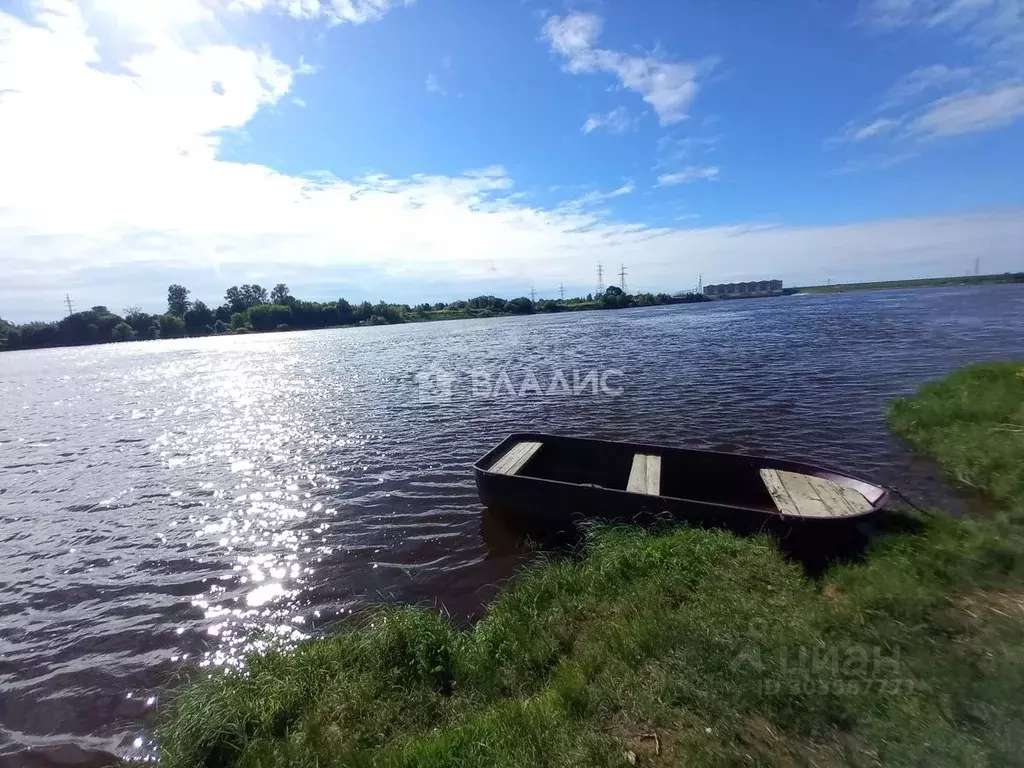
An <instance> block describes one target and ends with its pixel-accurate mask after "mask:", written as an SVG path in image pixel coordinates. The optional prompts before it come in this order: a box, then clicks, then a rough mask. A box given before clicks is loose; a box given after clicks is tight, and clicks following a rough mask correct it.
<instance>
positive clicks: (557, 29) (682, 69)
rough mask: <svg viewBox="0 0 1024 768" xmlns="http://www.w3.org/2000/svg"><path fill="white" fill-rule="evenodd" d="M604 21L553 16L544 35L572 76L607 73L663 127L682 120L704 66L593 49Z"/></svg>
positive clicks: (591, 16) (577, 15) (576, 15)
mask: <svg viewBox="0 0 1024 768" xmlns="http://www.w3.org/2000/svg"><path fill="white" fill-rule="evenodd" d="M602 25H603V20H602V19H601V17H600V16H597V15H595V14H591V13H579V12H575V13H570V14H569V15H567V16H564V17H562V16H552V17H551V18H549V19H548V20H547V22H546V23H545V24H544V29H543V34H544V36H545V38H547V40H548V42H549V44H550V45H551V50H552V51H554V52H555V53H558V54H560V55H562V56H563V57H565V60H566V64H565V68H566V71H568V72H571V73H572V74H592V73H595V72H608V73H611V74H614V75H616V76H617V77H618V78H619V80H620V82H621V83H622V85H623V86H624V87H626V88H629V89H630V90H633V91H636V92H637V93H639V94H640V95H641V96H642V97H643V100H644V101H646V102H647V103H648V104H650V105H651V107H653V108H654V111H655V112H656V113H657V115H658V119H659V121H660V122H661V124H662V125H671V124H673V123H678V122H680V121H682V120H685V119H686V117H687V114H686V110H687V107H689V105H690V102H691V101H692V100H693V98H694V96H695V95H696V94H697V89H698V85H697V76H698V74H700V72H701V70H702V69H704V68H706V67H707V66H709V65H708V64H707V63H705V64H702V65H698V64H693V63H676V62H668V61H663V60H661V59H658V58H655V57H654V56H645V57H636V56H629V55H627V54H625V53H620V52H618V51H610V50H605V49H601V48H595V47H594V43H595V42H597V38H598V36H599V35H600V33H601V27H602Z"/></svg>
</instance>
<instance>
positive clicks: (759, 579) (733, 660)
mask: <svg viewBox="0 0 1024 768" xmlns="http://www.w3.org/2000/svg"><path fill="white" fill-rule="evenodd" d="M1022 371H1024V368H1022V366H1021V365H1020V364H1016V365H1009V364H1007V365H989V366H979V367H976V368H972V369H968V370H967V371H964V372H959V373H957V374H954V375H953V376H951V377H949V378H948V379H946V380H944V381H942V382H940V383H938V384H934V385H931V386H929V387H926V388H924V389H923V390H922V391H921V393H920V394H919V395H918V396H917V397H915V398H913V399H911V400H905V401H898V402H896V403H895V404H893V407H892V410H891V414H890V418H891V423H892V425H893V427H894V429H895V430H896V431H897V432H898V433H899V434H901V435H902V436H904V437H905V438H906V439H907V440H908V441H910V442H911V444H913V445H915V446H917V447H919V448H921V449H924V450H927V451H929V452H931V453H932V454H933V455H934V456H935V457H936V460H937V461H939V463H940V464H941V466H942V467H943V469H944V470H945V471H946V472H947V473H949V475H950V476H951V477H952V478H954V479H955V480H956V481H957V482H960V483H961V484H965V485H968V486H973V487H974V488H975V489H976V490H977V491H978V492H979V493H982V494H984V495H985V496H986V497H987V498H988V499H989V502H990V504H991V506H992V509H993V514H992V515H991V516H990V517H989V518H987V519H971V520H953V519H949V518H946V517H943V516H936V515H924V516H921V517H920V518H916V519H912V520H911V519H908V520H907V521H906V525H904V526H903V528H904V529H905V530H904V531H903V532H899V533H898V532H895V531H894V532H892V533H890V534H888V535H886V536H884V537H881V538H880V539H879V540H877V541H876V542H875V544H874V545H873V546H872V547H871V549H870V551H869V552H868V554H867V557H866V558H865V559H864V561H863V562H859V563H848V564H841V565H836V566H833V567H832V568H831V569H830V570H828V571H827V572H826V573H825V574H824V575H823V576H822V577H821V578H820V579H811V578H809V577H808V576H806V575H805V573H804V571H803V569H802V568H801V567H800V566H799V565H798V564H796V563H793V562H790V561H787V560H786V559H785V558H784V557H783V556H782V555H781V554H780V552H779V550H778V548H777V547H776V545H775V544H774V543H773V542H772V541H771V540H769V539H767V538H753V539H741V538H737V537H735V536H732V535H730V534H727V533H724V532H717V531H702V530H696V529H691V528H686V527H681V528H678V529H676V530H673V531H671V532H668V533H666V534H663V535H660V536H655V535H651V534H648V533H643V532H639V531H636V530H621V529H620V530H604V531H597V532H594V533H593V534H592V535H591V537H590V538H589V540H588V544H587V552H586V556H585V557H581V558H570V559H559V560H554V559H552V560H548V561H545V562H543V563H541V564H539V565H535V566H533V567H531V568H529V569H527V570H526V571H525V572H524V573H523V574H522V575H521V576H520V577H519V578H518V579H517V580H516V581H515V583H514V584H513V585H512V586H511V587H510V588H509V589H507V590H506V591H505V593H504V594H503V595H502V596H501V597H500V598H499V599H498V600H497V601H496V602H495V603H494V604H493V605H492V606H491V607H490V609H489V610H488V613H487V616H486V618H485V619H484V620H483V621H481V622H480V623H479V624H478V625H477V626H476V627H475V628H474V629H473V630H472V631H470V632H462V631H458V630H456V629H454V628H453V627H452V626H451V625H450V624H449V623H448V622H447V621H446V620H445V619H443V618H442V617H440V616H438V615H437V614H436V612H430V611H426V610H387V611H383V612H379V613H373V614H371V615H367V616H366V617H364V619H363V621H362V625H361V626H360V627H359V628H356V629H352V628H349V629H348V630H347V631H345V632H343V633H341V634H338V635H335V636H332V637H329V638H325V639H322V640H318V641H314V642H311V643H308V644H306V645H304V646H302V647H301V648H300V649H299V650H298V651H296V652H294V653H289V654H276V653H271V654H268V655H265V656H262V657H258V658H254V659H252V660H251V661H250V665H249V671H248V674H245V675H241V674H226V675H220V674H217V675H214V676H212V677H208V678H205V679H203V680H200V681H198V682H197V683H195V684H193V685H191V686H189V687H186V688H184V689H183V690H181V691H180V692H179V693H177V694H176V695H175V697H174V701H173V703H172V704H171V705H170V706H169V708H168V709H167V710H166V711H164V712H163V713H162V718H163V722H162V725H161V727H160V728H159V730H158V737H159V739H160V742H161V744H162V763H163V764H164V765H165V766H199V765H224V766H227V765H256V764H260V765H282V766H283V765H313V764H318V765H324V764H366V765H439V766H440V765H452V764H460V765H488V766H491V765H497V766H513V765H523V766H526V765H530V766H533V765H538V764H549V765H608V764H612V765H614V764H621V765H628V764H630V763H632V762H636V763H637V764H650V765H658V764H693V763H697V764H704V763H712V762H713V763H732V762H741V761H742V762H749V761H750V759H751V758H753V759H754V760H755V761H757V762H762V763H814V764H818V765H830V764H834V765H847V764H853V765H878V764H886V765H890V764H892V765H910V764H929V765H942V764H963V765H979V764H1004V763H1006V764H1009V763H1012V762H1014V761H1015V760H1016V759H1017V757H1018V755H1019V754H1020V750H1021V748H1022V747H1024V743H1022V735H1021V728H1020V727H1019V726H1020V722H1021V719H1022V717H1024V707H1022V703H1021V702H1020V700H1019V691H1020V690H1021V689H1022V686H1024V665H1022V663H1021V662H1024V616H1022V613H1021V610H1022V606H1024V534H1022V529H1021V527H1020V526H1021V522H1020V521H1021V520H1022V517H1024V515H1022V513H1024V481H1022V475H1021V472H1022V470H1021V467H1024V440H1022V437H1024V435H1022V434H1021V433H1020V431H1018V430H1019V429H1020V425H1021V424H1022V423H1024V414H1022V413H1021V407H1022V406H1021V403H1024V373H1022ZM912 529H913V532H911V530H912Z"/></svg>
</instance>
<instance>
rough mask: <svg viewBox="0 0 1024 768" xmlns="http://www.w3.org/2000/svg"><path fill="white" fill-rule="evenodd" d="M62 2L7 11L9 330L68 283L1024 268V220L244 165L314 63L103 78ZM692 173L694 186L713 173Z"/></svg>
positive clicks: (462, 284)
mask: <svg viewBox="0 0 1024 768" xmlns="http://www.w3.org/2000/svg"><path fill="white" fill-rule="evenodd" d="M48 7H49V8H50V9H51V12H50V13H48V14H45V15H36V16H34V17H33V18H31V19H30V20H28V21H25V20H23V19H21V18H18V17H15V16H13V15H11V14H7V13H4V12H2V11H0V39H2V40H3V41H4V43H5V48H4V56H3V57H0V91H8V92H9V93H5V94H4V97H3V98H2V99H0V125H2V126H3V131H4V137H5V141H3V142H0V168H2V169H3V172H2V173H0V211H3V215H2V216H0V254H3V256H2V264H3V267H4V277H5V279H4V281H3V282H0V305H2V307H3V313H4V316H5V317H8V318H9V319H15V320H30V319H35V318H46V317H53V316H56V315H58V314H59V313H60V301H61V300H62V299H63V294H64V291H65V290H68V289H69V287H74V290H75V291H76V295H75V298H76V300H78V301H79V302H81V303H82V305H83V306H89V305H90V304H93V303H95V304H99V303H109V304H110V305H111V306H113V307H117V306H124V305H126V304H130V303H136V302H137V301H138V300H139V297H140V296H152V299H151V300H149V301H147V302H145V303H146V308H147V309H150V310H156V309H158V308H159V306H160V304H162V303H163V297H162V296H160V295H159V294H160V292H161V290H162V288H163V286H166V285H167V284H168V283H169V282H183V283H185V284H187V285H188V286H189V287H190V288H191V289H193V291H194V292H195V295H197V296H199V297H201V298H203V300H206V301H216V300H218V298H219V297H220V296H221V295H223V290H224V288H225V286H227V285H231V284H232V283H233V282H237V283H243V282H252V281H254V280H259V281H263V280H266V281H268V282H275V281H277V280H283V281H285V282H288V283H289V284H293V287H295V286H294V284H295V283H302V282H305V283H308V284H311V285H315V286H321V288H320V290H322V291H323V293H321V294H319V295H315V294H313V293H311V294H310V295H311V296H313V297H319V298H334V297H337V295H338V293H339V292H338V290H337V289H338V285H339V283H341V282H342V281H349V285H348V287H346V288H345V289H344V290H345V292H346V293H348V291H349V288H351V285H352V281H353V277H352V276H353V275H358V276H359V278H358V280H359V284H360V285H362V286H363V293H364V294H365V293H368V292H369V291H370V290H372V294H371V295H370V296H368V298H377V297H379V296H381V295H384V296H389V297H390V296H392V295H395V293H392V292H389V291H390V289H389V286H392V287H393V286H394V285H395V284H397V283H402V284H403V285H410V284H414V283H416V284H419V283H424V282H425V281H426V280H428V279H430V278H431V276H434V275H437V274H442V275H444V276H445V278H444V279H445V286H446V287H445V288H444V291H446V292H448V294H447V295H450V293H455V294H456V295H457V293H458V292H461V291H466V292H467V293H468V292H469V291H473V290H479V289H480V288H481V287H482V286H486V285H488V284H489V283H488V282H487V281H489V280H493V279H494V275H493V273H492V272H491V266H492V264H495V265H498V269H499V270H500V276H503V277H506V278H507V279H508V280H510V281H511V280H517V279H521V278H520V277H519V276H521V275H530V276H532V277H534V278H536V280H537V281H538V286H539V285H540V284H541V282H542V281H543V282H546V283H548V284H552V285H557V283H558V281H560V280H565V281H566V282H567V283H569V282H570V281H571V280H572V279H573V276H578V275H581V274H588V275H589V274H591V271H592V268H593V264H594V262H595V261H597V260H603V261H605V263H620V262H623V263H628V264H629V265H630V276H631V278H633V279H635V280H636V282H637V283H638V284H643V285H649V286H652V287H657V288H661V289H665V290H673V289H675V288H678V287H680V282H681V278H680V275H679V254H680V253H685V254H687V264H688V267H689V269H690V270H691V272H692V273H694V274H695V273H697V272H700V271H703V272H704V273H705V274H709V273H711V272H714V273H716V274H720V275H732V274H735V275H739V274H750V273H756V271H757V269H758V268H759V265H763V264H764V263H771V264H772V266H773V270H774V271H775V273H776V274H778V275H779V276H781V277H783V278H784V279H787V280H793V281H805V282H815V281H823V280H824V279H825V278H826V277H827V276H828V274H829V273H830V272H831V273H832V274H836V272H837V271H838V269H841V268H842V267H843V266H844V265H850V264H856V265H857V269H858V270H860V272H859V273H858V274H857V275H856V276H858V277H860V276H866V275H868V274H871V273H876V274H892V270H893V258H894V257H893V252H894V244H896V247H897V248H898V252H899V257H900V258H901V259H904V260H905V261H906V262H910V261H914V262H920V263H925V262H926V263H927V264H928V265H929V269H931V270H933V271H934V272H936V273H948V272H950V271H952V270H955V269H957V268H958V265H962V264H965V263H969V262H971V261H973V258H974V254H975V253H977V251H978V247H979V243H983V244H984V251H985V254H986V256H985V258H986V264H988V265H989V268H990V269H992V270H993V271H1002V270H1004V269H1005V270H1009V269H1013V268H1016V266H1017V265H1018V263H1019V256H1020V243H1021V242H1024V215H1022V213H1024V212H1022V211H1020V210H1012V211H1005V212H996V213H977V214H972V215H966V216H935V217H928V218H921V219H902V220H894V221H876V222H861V223H856V224H850V225H845V226H823V227H788V226H783V225H765V226H750V225H747V224H742V223H741V224H737V225H735V226H718V227H693V226H685V225H678V226H671V227H670V226H665V227H655V226H649V225H647V224H645V223H643V222H640V221H636V220H629V219H624V218H623V217H619V216H616V215H614V214H613V213H611V212H609V211H608V210H606V209H607V208H610V207H612V206H611V205H609V204H608V203H609V201H610V200H613V199H614V200H619V201H625V200H628V199H629V197H628V196H629V195H630V194H636V192H635V190H634V185H633V184H632V183H631V182H628V183H624V184H621V185H620V186H619V187H617V188H615V189H611V190H608V191H601V190H597V191H594V190H592V191H589V192H587V193H586V194H584V195H582V196H581V197H580V198H577V201H576V204H575V205H573V206H554V207H551V206H541V205H537V204H530V203H528V202H526V200H528V199H529V198H522V197H518V196H517V195H516V193H515V191H514V190H515V184H514V180H513V178H512V177H511V175H510V174H509V173H508V172H507V171H506V170H505V169H504V168H503V167H501V166H491V167H486V168H482V169H477V170H470V171H464V172H461V173H451V174H413V175H408V176H389V175H383V174H370V175H364V176H358V175H357V176H350V177H348V178H340V177H337V176H335V175H332V174H330V173H318V174H311V175H307V176H298V175H294V174H289V173H283V172H280V171H277V170H274V169H273V168H269V167H267V166H264V165H260V164H259V163H257V162H245V163H242V162H230V161H228V160H225V159H224V158H223V156H222V154H221V152H220V142H221V139H220V138H218V137H220V136H223V135H224V134H225V132H228V133H230V132H231V131H233V130H239V129H244V128H245V127H246V126H247V125H248V124H249V122H250V121H251V120H252V119H253V118H254V117H255V116H256V115H257V114H259V113H261V111H262V112H264V114H265V113H266V111H268V110H270V109H271V108H272V107H273V106H274V105H275V104H279V103H280V102H281V101H282V100H284V99H287V98H289V97H291V96H292V86H293V83H294V81H295V77H296V76H297V73H298V70H299V67H296V66H295V65H294V64H288V63H286V62H284V61H281V60H279V59H277V58H275V57H274V56H273V55H272V54H271V53H270V51H269V50H267V49H265V48H258V49H248V48H245V47H243V46H239V45H235V44H232V43H230V42H229V41H226V40H223V39H221V40H220V41H219V42H218V43H217V44H215V45H204V46H201V47H199V48H189V47H187V46H186V45H185V44H184V43H183V42H182V39H181V38H180V37H179V36H175V35H164V36H163V37H161V38H160V39H159V40H155V38H153V39H154V40H155V42H153V43H152V44H150V45H147V46H125V49H126V50H129V51H131V53H129V54H127V55H126V56H125V57H124V58H123V60H121V61H119V62H118V63H119V64H120V66H119V67H116V68H114V67H111V68H105V69H101V68H98V67H96V66H94V65H95V62H96V61H98V60H99V51H100V47H101V46H100V42H99V41H98V40H96V39H95V38H94V32H93V31H90V27H89V25H87V24H86V23H85V20H84V19H83V18H82V15H81V9H80V8H79V7H78V6H76V5H73V4H70V3H67V4H63V5H60V6H58V4H57V3H56V0H48ZM55 8H57V9H58V10H56V11H55V10H52V9H55ZM172 11H173V12H174V13H179V12H182V11H181V9H180V7H178V6H175V7H174V8H173V9H170V10H168V13H170V12H172ZM123 31H124V30H123V28H122V29H119V34H122V33H123ZM215 82H216V83H220V84H221V88H220V91H221V93H216V92H214V91H213V90H212V88H211V84H212V83H215ZM676 167H678V166H676ZM693 168H694V169H696V170H692V171H691V170H690V169H688V168H686V167H684V168H683V169H682V170H680V171H678V172H677V173H678V174H684V175H688V176H689V177H691V178H713V177H714V175H713V174H712V173H711V172H710V171H709V170H707V169H703V168H702V167H701V166H700V165H697V164H696V163H694V165H693ZM55 173H59V178H60V183H59V184H55V183H54V181H53V180H54V174H55ZM665 175H666V176H669V174H665ZM807 253H814V254H816V258H815V260H814V262H813V264H808V261H807V259H806V254H807ZM917 268H918V269H920V268H921V267H920V266H919V267H917ZM271 275H272V276H273V277H272V278H271V277H268V276H271ZM403 281H404V282H403ZM687 282H688V279H687ZM367 286H370V287H369V289H368V288H367ZM348 295H350V296H352V294H351V293H348ZM443 297H444V296H442V297H441V298H443ZM395 298H397V299H401V298H411V297H410V296H408V295H405V296H403V295H402V294H401V293H399V294H398V295H395ZM46 308H50V309H49V310H47V309H46Z"/></svg>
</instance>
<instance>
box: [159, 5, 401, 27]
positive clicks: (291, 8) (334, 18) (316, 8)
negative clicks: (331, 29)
mask: <svg viewBox="0 0 1024 768" xmlns="http://www.w3.org/2000/svg"><path fill="white" fill-rule="evenodd" d="M168 1H169V2H172V1H173V2H181V0H168ZM414 2H415V0H229V2H228V5H227V7H228V10H230V11H235V12H259V11H274V12H277V13H283V14H287V15H288V16H291V17H292V18H295V19H324V20H326V21H328V22H329V23H331V24H342V23H349V24H364V23H366V22H368V21H376V20H378V19H380V18H382V17H383V16H384V14H386V13H387V12H388V11H389V10H391V9H392V8H394V7H396V6H402V5H412V4H413V3H414Z"/></svg>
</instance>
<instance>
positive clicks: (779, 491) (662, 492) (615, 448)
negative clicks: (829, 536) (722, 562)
mask: <svg viewBox="0 0 1024 768" xmlns="http://www.w3.org/2000/svg"><path fill="white" fill-rule="evenodd" d="M488 471H490V472H495V473H499V474H507V475H518V476H521V477H532V478H537V479H541V480H555V481H559V482H565V483H573V484H577V485H589V486H595V487H599V488H607V489H610V490H616V491H627V492H631V493H641V494H648V495H652V496H667V497H671V498H676V499H685V500H692V501H700V502H709V503H713V504H724V505H728V506H737V507H745V508H747V509H755V510H760V511H764V512H766V513H778V512H782V513H784V514H787V515H794V516H799V517H826V518H827V517H848V516H852V515H856V514H860V513H863V512H866V511H869V510H870V509H871V503H870V502H869V501H868V500H867V498H865V496H864V495H863V494H861V493H860V492H859V491H857V490H855V489H853V488H851V487H848V486H845V485H842V484H840V483H837V482H834V481H833V480H831V479H827V478H824V477H816V476H812V475H806V474H801V473H798V472H791V471H785V470H779V469H773V468H768V467H765V466H764V464H763V462H760V461H758V460H756V459H752V458H750V457H746V456H738V455H735V456H734V455H730V454H715V453H707V452H703V451H688V450H681V449H673V450H668V449H661V450H657V451H656V450H654V449H647V450H646V451H645V452H639V451H638V449H636V447H635V446H631V445H628V444H623V443H612V442H603V441H592V440H576V439H570V438H559V439H553V440H544V441H540V440H530V439H521V440H513V441H511V442H510V443H509V444H508V445H507V446H506V448H505V450H503V451H501V452H499V454H498V455H497V456H496V457H495V459H494V460H493V462H492V463H491V464H490V466H489V468H488Z"/></svg>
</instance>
